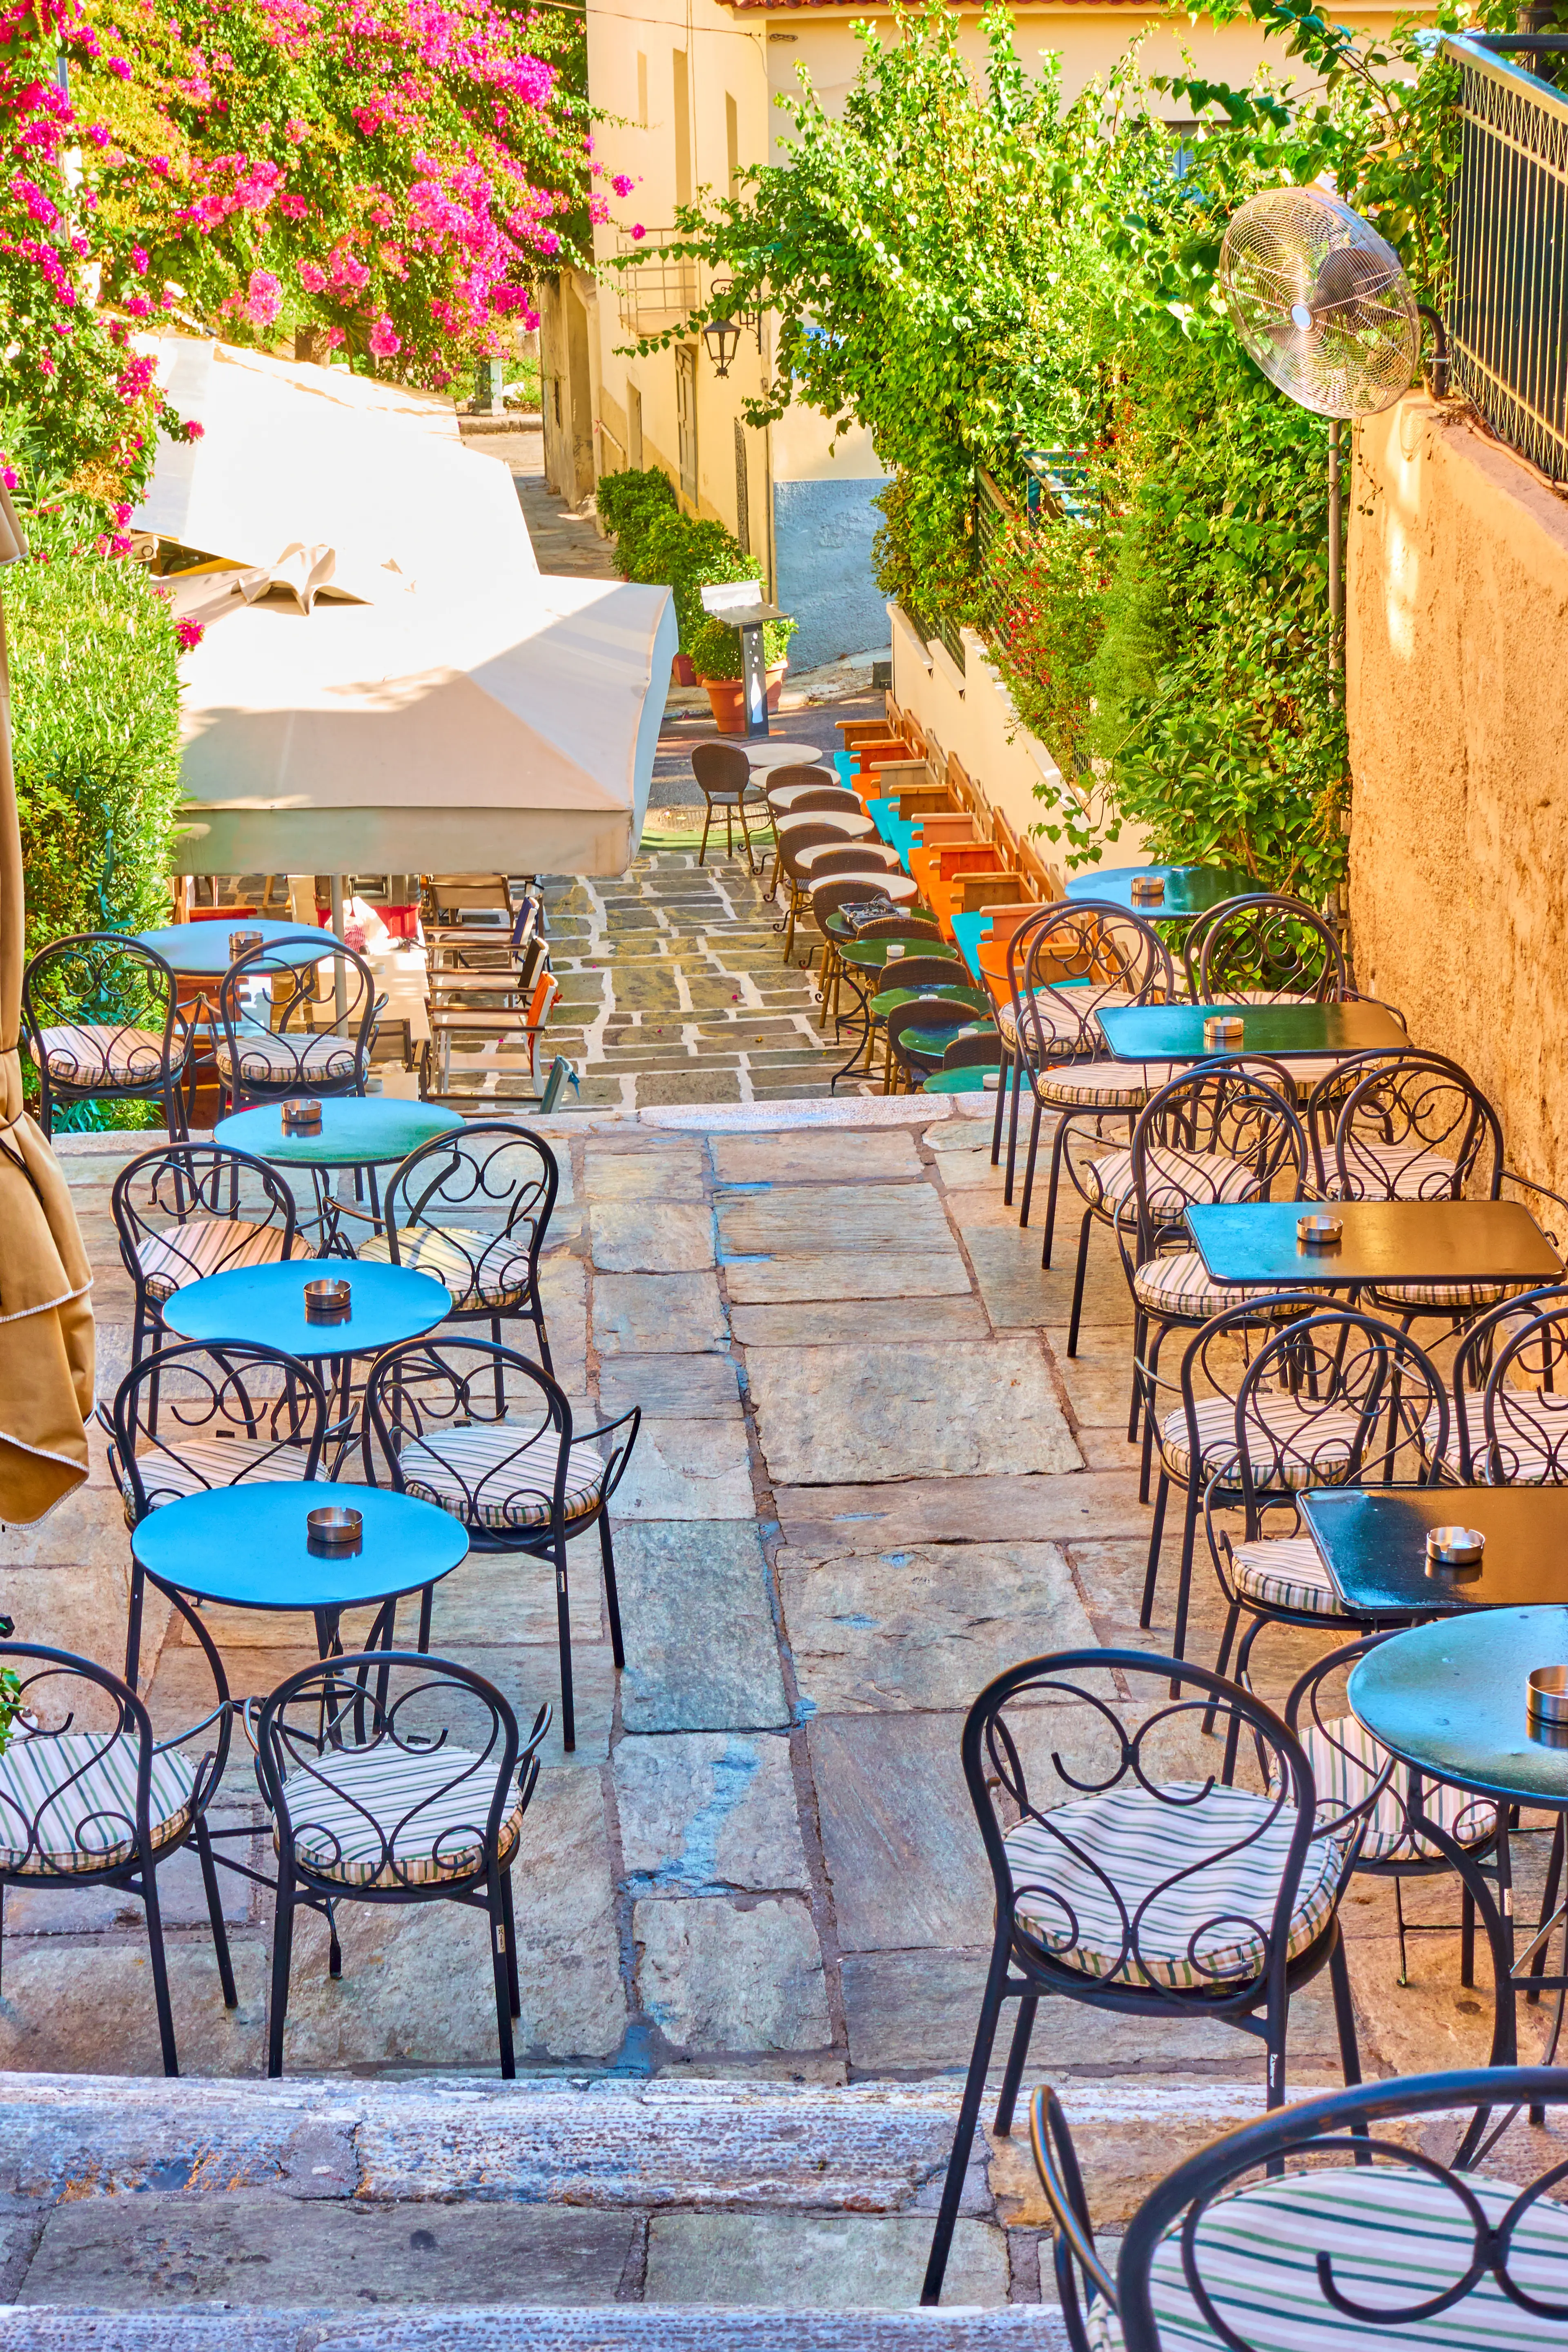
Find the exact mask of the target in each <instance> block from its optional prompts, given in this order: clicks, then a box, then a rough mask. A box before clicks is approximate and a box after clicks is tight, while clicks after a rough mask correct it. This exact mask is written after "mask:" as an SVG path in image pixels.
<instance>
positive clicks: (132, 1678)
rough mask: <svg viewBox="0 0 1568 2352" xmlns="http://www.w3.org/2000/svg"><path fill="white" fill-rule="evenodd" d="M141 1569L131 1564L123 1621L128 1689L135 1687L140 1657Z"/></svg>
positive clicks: (137, 1563) (136, 1562)
mask: <svg viewBox="0 0 1568 2352" xmlns="http://www.w3.org/2000/svg"><path fill="white" fill-rule="evenodd" d="M141 1657H142V1569H141V1564H140V1562H139V1561H138V1560H136V1559H132V1562H131V1606H130V1609H129V1610H128V1612H126V1621H125V1681H126V1685H127V1687H128V1688H129V1689H131V1690H134V1689H135V1687H136V1677H137V1675H138V1673H139V1672H140V1671H141Z"/></svg>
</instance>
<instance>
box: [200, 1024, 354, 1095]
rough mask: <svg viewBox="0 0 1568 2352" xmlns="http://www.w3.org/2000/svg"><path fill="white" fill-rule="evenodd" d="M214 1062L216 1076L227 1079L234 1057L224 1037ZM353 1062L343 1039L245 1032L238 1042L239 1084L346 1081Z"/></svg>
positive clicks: (351, 1050) (350, 1048) (295, 1032)
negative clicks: (306, 1080) (343, 1079)
mask: <svg viewBox="0 0 1568 2352" xmlns="http://www.w3.org/2000/svg"><path fill="white" fill-rule="evenodd" d="M213 1059H214V1061H215V1062H216V1064H217V1066H218V1074H219V1076H221V1077H223V1078H224V1079H228V1078H229V1076H231V1074H232V1072H233V1069H234V1055H232V1053H231V1052H230V1051H229V1044H228V1039H227V1038H226V1037H224V1036H220V1037H219V1038H218V1040H217V1043H216V1045H215V1046H214V1048H213ZM356 1059H357V1057H356V1055H355V1052H354V1048H353V1045H351V1044H350V1043H349V1041H348V1040H347V1038H345V1037H332V1036H327V1037H307V1036H306V1034H304V1032H303V1030H293V1029H290V1030H288V1031H286V1032H283V1033H280V1034H276V1035H275V1034H273V1033H272V1032H271V1031H270V1030H265V1029H260V1030H255V1031H250V1030H247V1031H245V1032H244V1033H243V1034H242V1035H241V1037H240V1041H239V1082H240V1084H241V1086H245V1085H247V1083H250V1082H252V1081H253V1082H254V1083H255V1084H256V1085H258V1086H280V1085H287V1084H289V1082H290V1081H291V1080H293V1079H297V1078H347V1077H352V1076H353V1072H354V1068H355V1064H356Z"/></svg>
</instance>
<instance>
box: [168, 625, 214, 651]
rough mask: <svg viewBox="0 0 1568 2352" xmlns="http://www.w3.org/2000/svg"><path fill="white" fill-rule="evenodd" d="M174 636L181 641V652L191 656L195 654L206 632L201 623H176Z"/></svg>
mask: <svg viewBox="0 0 1568 2352" xmlns="http://www.w3.org/2000/svg"><path fill="white" fill-rule="evenodd" d="M174 635H175V636H176V637H178V639H179V641H180V651H181V652H182V653H183V654H190V653H195V649H196V647H197V646H199V645H200V644H201V641H202V639H203V638H204V637H205V635H206V631H205V629H204V628H203V626H202V625H201V623H200V622H199V621H190V620H185V621H176V622H175V624H174Z"/></svg>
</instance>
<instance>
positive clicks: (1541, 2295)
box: [1089, 2164, 1568, 2352]
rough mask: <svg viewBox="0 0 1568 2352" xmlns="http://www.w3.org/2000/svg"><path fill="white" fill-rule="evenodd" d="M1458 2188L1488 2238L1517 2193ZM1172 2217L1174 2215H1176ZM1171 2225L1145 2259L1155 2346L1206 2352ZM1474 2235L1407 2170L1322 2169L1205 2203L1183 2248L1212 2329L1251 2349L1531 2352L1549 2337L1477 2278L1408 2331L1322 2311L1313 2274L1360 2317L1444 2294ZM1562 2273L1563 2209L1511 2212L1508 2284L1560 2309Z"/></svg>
mask: <svg viewBox="0 0 1568 2352" xmlns="http://www.w3.org/2000/svg"><path fill="white" fill-rule="evenodd" d="M1458 2177H1459V2178H1460V2179H1463V2180H1464V2182H1465V2184H1466V2186H1467V2188H1468V2190H1469V2192H1470V2194H1471V2196H1472V2197H1474V2198H1475V2200H1476V2201H1477V2202H1478V2204H1479V2206H1480V2208H1481V2210H1482V2211H1483V2212H1484V2214H1485V2215H1486V2217H1487V2220H1488V2221H1489V2223H1490V2225H1491V2226H1492V2228H1493V2229H1494V2230H1495V2229H1496V2228H1498V2227H1499V2225H1500V2223H1501V2221H1503V2218H1504V2216H1505V2215H1506V2214H1507V2213H1508V2211H1509V2209H1510V2207H1511V2206H1512V2205H1513V2203H1514V2202H1515V2200H1516V2199H1517V2198H1518V2197H1519V2194H1520V2192H1519V2190H1518V2189H1515V2188H1513V2187H1512V2186H1511V2185H1510V2183H1509V2182H1508V2181H1506V2180H1494V2179H1482V2177H1481V2176H1480V2174H1479V2173H1474V2172H1471V2173H1465V2174H1461V2175H1459V2176H1458ZM1183 2218H1184V2217H1183ZM1181 2232H1182V2221H1180V2220H1178V2221H1175V2222H1173V2225H1172V2229H1171V2232H1170V2234H1169V2235H1168V2236H1167V2237H1165V2238H1164V2239H1163V2241H1162V2242H1161V2243H1160V2245H1159V2246H1158V2247H1157V2248H1156V2249H1155V2252H1154V2258H1153V2261H1152V2263H1151V2265H1150V2287H1151V2290H1152V2302H1153V2307H1154V2318H1155V2321H1156V2324H1157V2326H1158V2327H1159V2330H1160V2341H1161V2343H1162V2344H1163V2345H1165V2346H1168V2347H1170V2352H1178V2347H1179V2352H1220V2347H1221V2345H1222V2344H1223V2343H1224V2342H1225V2340H1226V2339H1225V2338H1224V2337H1223V2336H1219V2335H1217V2334H1216V2333H1215V2330H1214V2329H1213V2328H1212V2327H1210V2326H1209V2325H1208V2323H1207V2321H1206V2320H1205V2318H1204V2316H1203V2315H1202V2312H1201V2310H1200V2307H1199V2305H1198V2304H1197V2302H1196V2300H1195V2298H1194V2294H1193V2291H1192V2289H1191V2287H1190V2286H1189V2285H1188V2284H1187V2280H1186V2275H1185V2271H1184V2263H1183V2258H1182V2236H1181ZM1475 2246H1476V2236H1475V2229H1474V2226H1473V2224H1472V2222H1471V2221H1470V2217H1469V2215H1468V2213H1467V2212H1466V2210H1465V2208H1464V2206H1463V2205H1462V2204H1461V2203H1460V2202H1459V2200H1458V2197H1457V2196H1456V2195H1455V2193H1454V2191H1453V2189H1451V2188H1449V2187H1448V2186H1447V2185H1446V2184H1445V2183H1444V2182H1442V2181H1440V2180H1435V2179H1433V2178H1432V2176H1431V2175H1430V2174H1429V2173H1424V2172H1418V2171H1417V2170H1416V2169H1415V2167H1414V2166H1413V2165H1403V2164H1399V2165H1395V2164H1377V2165H1368V2166H1364V2167H1363V2166H1352V2165H1349V2164H1336V2165H1335V2166H1334V2167H1333V2168H1326V2167H1325V2168H1322V2169H1320V2170H1313V2171H1310V2172H1294V2173H1288V2174H1286V2175H1285V2176H1284V2177H1283V2178H1282V2179H1278V2180H1249V2181H1248V2182H1247V2184H1246V2185H1245V2187H1243V2188H1241V2189H1237V2190H1236V2191H1235V2192H1234V2193H1233V2194H1232V2195H1230V2196H1227V2197H1224V2198H1221V2199H1217V2200H1215V2203H1214V2204H1212V2205H1211V2206H1209V2208H1208V2210H1206V2212H1205V2213H1204V2214H1203V2215H1202V2217H1201V2218H1200V2220H1199V2221H1198V2224H1197V2230H1196V2238H1195V2264H1196V2269H1197V2274H1198V2277H1199V2279H1200V2280H1201V2282H1202V2283H1203V2284H1204V2287H1205V2290H1206V2292H1207V2293H1208V2294H1209V2296H1210V2297H1211V2299H1212V2301H1213V2303H1214V2305H1215V2307H1216V2308H1217V2310H1218V2311H1219V2312H1220V2313H1221V2314H1222V2315H1223V2316H1224V2319H1225V2322H1226V2326H1228V2327H1229V2328H1230V2329H1231V2330H1232V2331H1233V2333H1234V2334H1236V2335H1238V2336H1241V2337H1242V2338H1243V2340H1244V2341H1245V2342H1246V2343H1247V2345H1248V2346H1249V2347H1252V2352H1331V2347H1342V2352H1375V2347H1384V2352H1482V2347H1485V2352H1541V2347H1542V2346H1543V2345H1544V2344H1545V2343H1547V2342H1548V2341H1549V2340H1550V2339H1551V2336H1552V2335H1553V2334H1555V2333H1556V2332H1557V2330H1558V2329H1559V2328H1560V2327H1561V2325H1562V2323H1561V2321H1556V2322H1552V2323H1547V2322H1544V2321H1542V2319H1541V2318H1540V2317H1539V2316H1537V2315H1534V2314H1532V2313H1531V2312H1529V2311H1527V2310H1524V2309H1523V2308H1521V2305H1519V2304H1517V2303H1515V2302H1513V2301H1512V2300H1511V2299H1510V2297H1509V2296H1507V2295H1505V2294H1504V2293H1503V2291H1502V2289H1501V2288H1500V2286H1499V2285H1498V2284H1497V2281H1496V2279H1495V2277H1494V2276H1493V2274H1492V2273H1491V2271H1490V2270H1483V2272H1482V2273H1481V2275H1480V2277H1479V2279H1478V2280H1477V2281H1476V2283H1475V2284H1474V2285H1473V2286H1472V2287H1471V2288H1470V2290H1469V2292H1468V2294H1465V2295H1462V2296H1460V2297H1459V2298H1458V2301H1457V2302H1455V2303H1453V2304H1451V2305H1449V2306H1448V2308H1447V2309H1446V2310H1440V2311H1436V2312H1425V2313H1424V2315H1423V2316H1422V2317H1421V2319H1420V2320H1419V2321H1418V2322H1416V2323H1415V2324H1414V2325H1413V2324H1412V2323H1410V2322H1409V2321H1406V2322H1405V2325H1404V2326H1398V2325H1395V2324H1391V2325H1390V2326H1386V2327H1384V2326H1379V2325H1377V2323H1376V2322H1375V2321H1373V2320H1366V2319H1352V2318H1350V2317H1348V2316H1347V2315H1345V2314H1344V2313H1343V2312H1342V2311H1338V2310H1336V2309H1335V2308H1334V2306H1333V2305H1331V2303H1330V2302H1329V2300H1328V2298H1327V2296H1326V2295H1325V2294H1324V2292H1323V2285H1322V2281H1321V2274H1320V2273H1319V2269H1318V2262H1319V2257H1320V2256H1325V2257H1327V2259H1328V2260H1329V2262H1330V2263H1331V2265H1332V2270H1331V2277H1332V2281H1333V2284H1334V2286H1335V2288H1336V2290H1337V2291H1338V2293H1339V2294H1341V2295H1342V2296H1344V2297H1345V2298H1346V2299H1347V2300H1348V2301H1350V2302H1352V2303H1354V2304H1357V2305H1361V2306H1362V2307H1363V2308H1366V2307H1371V2308H1372V2309H1373V2310H1384V2311H1399V2310H1401V2309H1406V2310H1407V2309H1410V2308H1412V2307H1416V2306H1421V2305H1427V2304H1429V2303H1431V2302H1433V2301H1436V2300H1438V2299H1440V2298H1441V2296H1442V2295H1443V2294H1446V2293H1447V2292H1449V2291H1451V2290H1452V2289H1454V2288H1456V2287H1457V2286H1458V2284H1459V2283H1460V2281H1461V2280H1462V2279H1463V2278H1464V2277H1465V2276H1466V2274H1467V2273H1468V2270H1469V2268H1470V2264H1471V2262H1472V2260H1473V2258H1474V2254H1475ZM1565 2269H1568V2213H1564V2211H1563V2207H1562V2206H1561V2205H1559V2204H1554V2203H1553V2202H1552V2199H1551V2197H1550V2196H1547V2197H1543V2198H1540V2199H1537V2200H1536V2201H1535V2202H1534V2203H1532V2204H1530V2205H1526V2206H1525V2207H1524V2208H1523V2210H1521V2212H1520V2213H1519V2215H1518V2217H1517V2219H1516V2220H1515V2221H1514V2223H1513V2227H1512V2231H1511V2232H1510V2239H1509V2249H1508V2270H1509V2275H1510V2278H1512V2279H1513V2280H1514V2281H1515V2282H1516V2284H1518V2285H1519V2286H1520V2287H1521V2288H1522V2289H1523V2290H1524V2291H1525V2293H1527V2294H1531V2295H1532V2296H1533V2297H1534V2298H1535V2299H1536V2300H1537V2301H1538V2302H1542V2303H1545V2304H1547V2305H1551V2306H1552V2308H1554V2309H1560V2308H1561V2306H1562V2303H1563V2275H1564V2271H1565ZM1089 2341H1090V2343H1091V2344H1092V2345H1093V2346H1094V2347H1095V2352H1121V2345H1122V2335H1121V2327H1120V2326H1119V2324H1118V2322H1117V2319H1116V2316H1115V2314H1114V2313H1113V2312H1111V2311H1110V2308H1109V2306H1108V2305H1105V2304H1104V2303H1097V2304H1096V2305H1095V2307H1094V2311H1093V2315H1092V2316H1091V2319H1090V2324H1089Z"/></svg>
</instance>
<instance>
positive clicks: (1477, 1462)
mask: <svg viewBox="0 0 1568 2352" xmlns="http://www.w3.org/2000/svg"><path fill="white" fill-rule="evenodd" d="M1537 1316H1540V1317H1541V1318H1542V1323H1543V1325H1544V1326H1545V1328H1544V1329H1543V1331H1542V1338H1541V1340H1540V1342H1539V1344H1538V1346H1537V1347H1536V1348H1535V1349H1529V1348H1525V1349H1520V1350H1519V1351H1518V1353H1517V1354H1516V1355H1515V1357H1514V1359H1513V1361H1512V1363H1511V1365H1510V1374H1511V1385H1513V1386H1515V1387H1517V1388H1521V1389H1524V1390H1527V1391H1528V1390H1531V1389H1533V1388H1535V1387H1538V1386H1543V1385H1545V1384H1547V1383H1548V1382H1550V1384H1551V1392H1552V1393H1553V1394H1554V1393H1555V1392H1556V1390H1557V1388H1558V1386H1559V1384H1560V1383H1559V1378H1558V1374H1559V1367H1558V1364H1557V1361H1556V1346H1557V1341H1556V1325H1557V1321H1558V1318H1563V1319H1564V1321H1568V1283H1555V1282H1553V1283H1543V1284H1542V1286H1541V1287H1540V1289H1538V1290H1527V1291H1523V1292H1521V1293H1519V1294H1518V1295H1517V1296H1516V1297H1512V1298H1504V1299H1500V1301H1499V1302H1498V1304H1497V1306H1495V1307H1489V1308H1488V1310H1487V1312H1486V1313H1485V1314H1484V1315H1478V1316H1477V1318H1476V1319H1475V1321H1474V1322H1473V1323H1472V1324H1470V1326H1469V1327H1468V1329H1467V1330H1465V1331H1464V1332H1462V1333H1461V1335H1460V1338H1459V1343H1458V1347H1457V1348H1456V1349H1455V1350H1454V1372H1453V1399H1454V1419H1453V1426H1452V1429H1451V1431H1450V1433H1449V1452H1450V1454H1452V1456H1453V1458H1454V1464H1455V1467H1456V1469H1457V1471H1458V1478H1459V1482H1460V1484H1461V1485H1462V1486H1477V1485H1484V1484H1489V1483H1491V1482H1490V1481H1489V1479H1488V1475H1487V1471H1486V1468H1485V1461H1486V1435H1485V1423H1484V1421H1483V1417H1482V1410H1481V1408H1482V1402H1483V1400H1484V1397H1485V1394H1486V1386H1487V1382H1488V1381H1489V1379H1490V1378H1491V1375H1492V1372H1493V1370H1495V1369H1496V1366H1497V1361H1498V1356H1499V1352H1500V1349H1503V1348H1505V1347H1506V1346H1507V1345H1508V1342H1509V1341H1510V1339H1513V1338H1514V1336H1515V1335H1516V1334H1520V1333H1522V1332H1524V1331H1525V1330H1526V1329H1527V1328H1528V1327H1529V1326H1530V1324H1531V1322H1532V1321H1533V1319H1534V1318H1536V1317H1537ZM1563 1369H1564V1370H1568V1368H1563ZM1555 1410H1556V1408H1555V1406H1552V1407H1549V1408H1548V1411H1549V1412H1555ZM1501 1483H1503V1484H1507V1483H1508V1482H1507V1481H1506V1480H1504V1481H1503V1482H1501Z"/></svg>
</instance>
